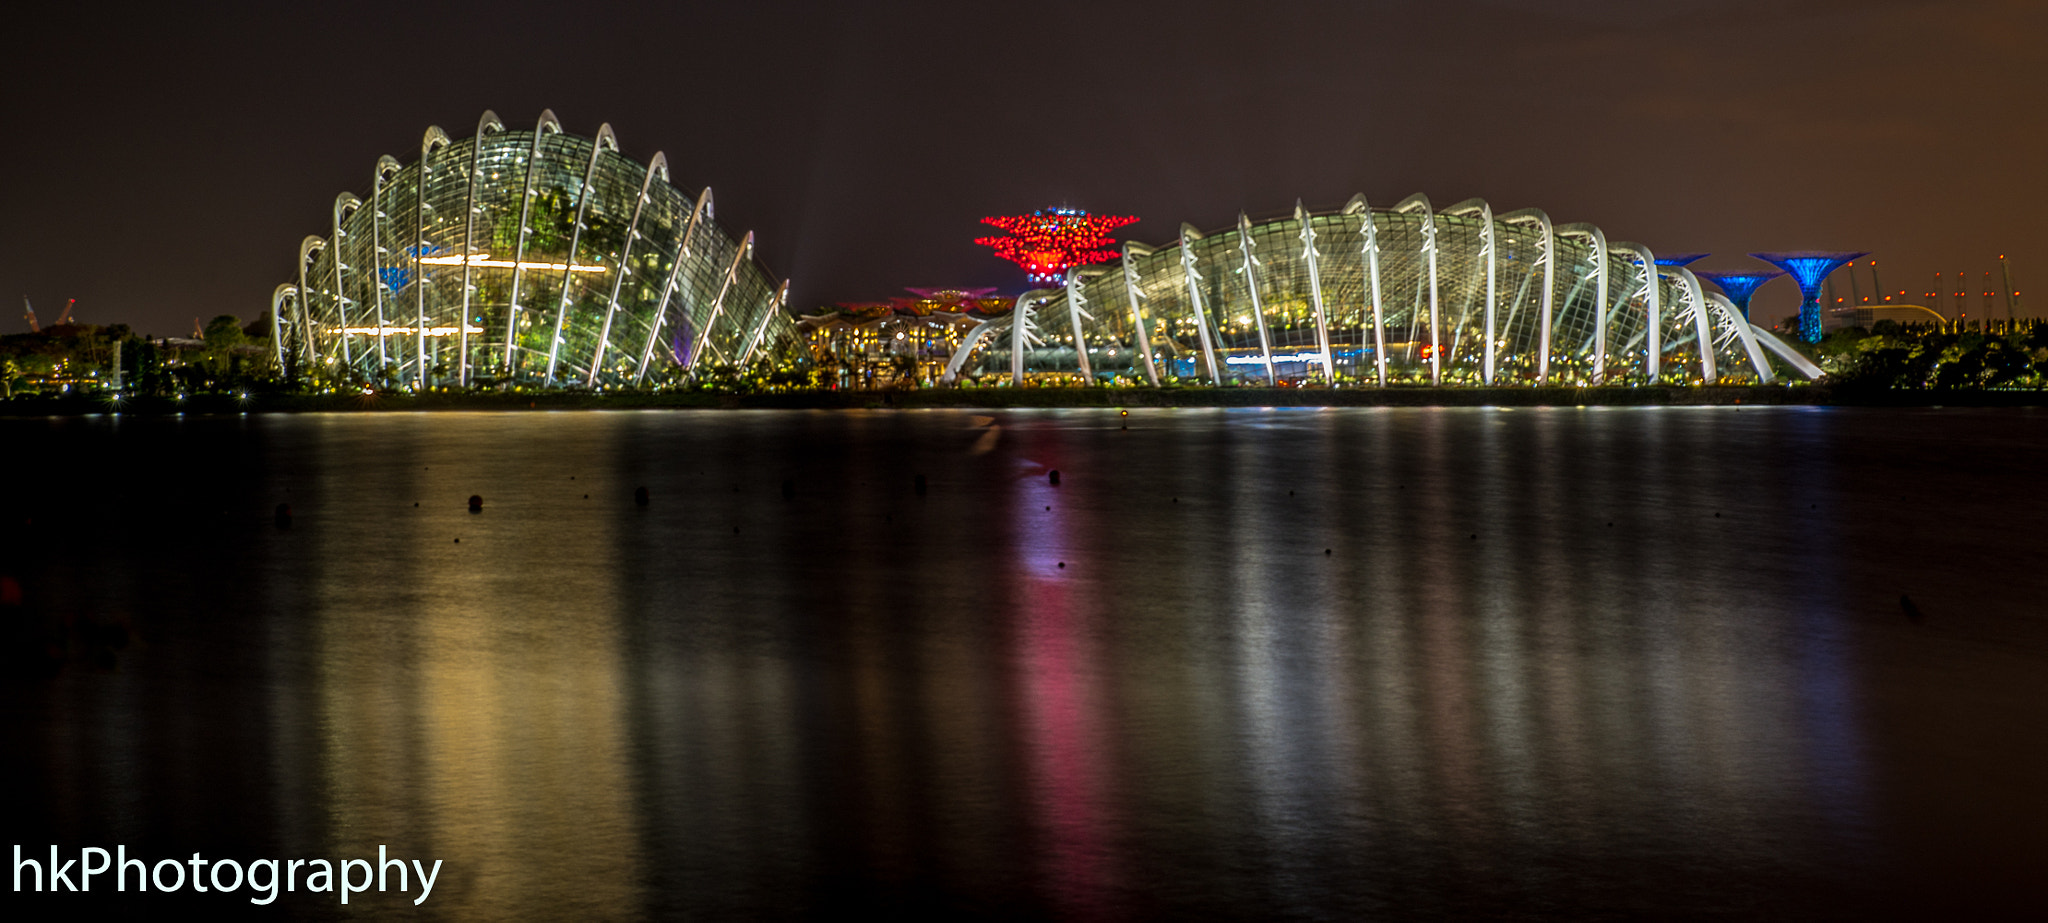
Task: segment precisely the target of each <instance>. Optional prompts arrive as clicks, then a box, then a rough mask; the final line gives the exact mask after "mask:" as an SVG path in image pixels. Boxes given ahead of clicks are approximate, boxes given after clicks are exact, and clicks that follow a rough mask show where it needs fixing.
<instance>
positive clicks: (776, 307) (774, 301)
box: [740, 279, 789, 366]
mask: <svg viewBox="0 0 2048 923" xmlns="http://www.w3.org/2000/svg"><path fill="white" fill-rule="evenodd" d="M788 304H789V280H788V279H784V280H782V284H781V285H778V286H776V287H775V295H774V297H772V298H770V299H769V300H768V309H767V310H765V311H762V312H761V322H760V323H759V324H756V325H754V335H753V336H751V337H748V338H747V348H746V349H745V350H744V351H742V352H741V353H740V365H742V366H744V365H746V364H747V363H748V362H751V361H753V358H754V349H755V347H758V346H760V345H761V337H762V336H764V335H766V334H767V333H768V324H769V323H770V322H771V321H773V320H775V314H776V312H778V311H782V310H784V309H785V307H786V306H787V305H788Z"/></svg>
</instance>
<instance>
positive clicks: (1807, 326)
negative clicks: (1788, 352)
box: [1750, 250, 1869, 343]
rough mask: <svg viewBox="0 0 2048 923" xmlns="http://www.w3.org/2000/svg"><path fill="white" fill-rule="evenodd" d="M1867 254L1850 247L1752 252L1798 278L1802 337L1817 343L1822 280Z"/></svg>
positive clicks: (1819, 336) (1795, 278) (1800, 332)
mask: <svg viewBox="0 0 2048 923" xmlns="http://www.w3.org/2000/svg"><path fill="white" fill-rule="evenodd" d="M1868 255H1869V252H1868V251H1847V250H1792V251H1787V252H1784V253H1752V254H1750V256H1753V257H1756V258H1757V259H1760V260H1763V261H1764V262H1766V263H1769V264H1771V265H1773V266H1776V267H1778V268H1779V269H1782V270H1785V271H1786V272H1789V273H1791V274H1792V278H1793V279H1794V280H1796V281H1798V283H1799V292H1800V295H1801V296H1802V297H1801V299H1800V302H1799V338H1800V339H1802V340H1805V341H1806V342H1808V343H1818V342H1820V338H1821V323H1820V284H1821V282H1822V281H1823V280H1825V279H1826V278H1827V277H1828V274H1829V273H1831V272H1834V271H1835V270H1837V269H1840V268H1841V267H1842V264H1843V263H1847V262H1849V261H1851V260H1858V259H1862V258H1863V257H1865V256H1868Z"/></svg>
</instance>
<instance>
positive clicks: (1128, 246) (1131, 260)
mask: <svg viewBox="0 0 2048 923" xmlns="http://www.w3.org/2000/svg"><path fill="white" fill-rule="evenodd" d="M1152 252H1153V251H1152V248H1151V247H1147V246H1145V245H1144V244H1141V243H1135V242H1132V241H1128V240H1127V241H1124V247H1123V261H1122V262H1123V277H1124V298H1125V299H1126V300H1128V301H1129V302H1130V303H1131V331H1132V337H1131V338H1132V339H1134V340H1137V341H1138V342H1137V347H1138V355H1140V356H1143V357H1144V359H1145V378H1146V379H1147V380H1149V381H1151V382H1152V387H1154V388H1157V387H1159V366H1158V364H1157V363H1156V362H1154V361H1153V359H1152V331H1151V330H1150V329H1149V328H1148V327H1147V326H1146V325H1145V311H1144V309H1143V308H1140V307H1139V306H1138V298H1139V293H1138V270H1137V262H1138V259H1139V258H1140V257H1146V256H1151V255H1152Z"/></svg>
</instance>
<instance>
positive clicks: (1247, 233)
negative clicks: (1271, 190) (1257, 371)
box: [1237, 212, 1280, 388]
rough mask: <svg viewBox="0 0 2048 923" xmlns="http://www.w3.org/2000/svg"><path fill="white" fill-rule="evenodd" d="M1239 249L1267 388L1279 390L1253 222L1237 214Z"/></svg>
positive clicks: (1239, 213)
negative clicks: (1260, 284) (1261, 290)
mask: <svg viewBox="0 0 2048 923" xmlns="http://www.w3.org/2000/svg"><path fill="white" fill-rule="evenodd" d="M1237 249H1238V252H1240V253H1242V254H1244V287H1245V290H1246V291H1249V292H1251V294H1252V319H1253V320H1256V321H1258V324H1259V358H1260V359H1261V360H1263V361H1264V362H1265V365H1266V386H1267V387H1269V388H1277V387H1279V386H1280V377H1279V376H1278V375H1277V374H1275V373H1274V372H1273V340H1272V337H1270V336H1268V335H1267V334H1266V307H1265V303H1264V300H1263V299H1261V298H1260V297H1259V261H1258V258H1256V257H1254V256H1252V220H1251V219H1250V218H1247V217H1245V214H1244V212H1238V213H1237Z"/></svg>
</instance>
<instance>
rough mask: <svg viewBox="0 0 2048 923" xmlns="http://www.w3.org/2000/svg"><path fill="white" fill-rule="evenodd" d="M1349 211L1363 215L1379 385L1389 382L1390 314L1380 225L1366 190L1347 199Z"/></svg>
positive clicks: (1362, 254)
mask: <svg viewBox="0 0 2048 923" xmlns="http://www.w3.org/2000/svg"><path fill="white" fill-rule="evenodd" d="M1344 213H1345V214H1356V215H1358V216H1359V220H1360V222H1361V223H1360V225H1359V235H1360V237H1361V238H1362V243H1363V246H1362V248H1361V249H1360V250H1359V256H1360V258H1361V259H1363V260H1364V261H1365V274H1366V278H1367V280H1368V282H1369V283H1370V284H1371V291H1372V355H1373V364H1374V365H1375V366H1376V367H1377V369H1378V375H1379V386H1380V387H1382V388H1384V387H1386V386H1387V316H1386V311H1385V308H1384V303H1383V302H1382V301H1381V299H1380V238H1379V229H1378V227H1377V226H1376V225H1375V224H1374V223H1373V220H1372V206H1371V205H1369V204H1367V202H1366V201H1365V194H1364V193H1360V194H1358V195H1355V196H1352V197H1351V201H1349V202H1346V203H1344Z"/></svg>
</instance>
